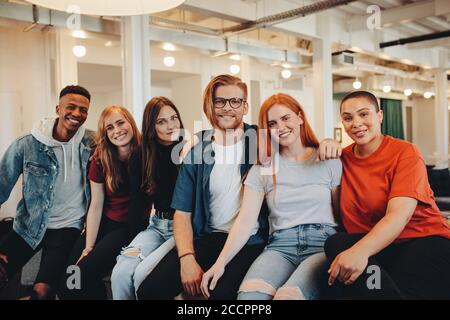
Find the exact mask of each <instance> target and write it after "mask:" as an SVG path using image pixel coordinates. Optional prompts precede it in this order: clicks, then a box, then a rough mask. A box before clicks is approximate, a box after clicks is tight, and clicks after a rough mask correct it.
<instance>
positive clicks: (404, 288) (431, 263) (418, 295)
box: [325, 233, 450, 299]
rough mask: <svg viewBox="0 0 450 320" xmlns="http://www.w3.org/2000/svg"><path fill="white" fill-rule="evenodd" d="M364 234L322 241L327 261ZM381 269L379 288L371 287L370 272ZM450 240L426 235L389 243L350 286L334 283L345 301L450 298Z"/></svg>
mask: <svg viewBox="0 0 450 320" xmlns="http://www.w3.org/2000/svg"><path fill="white" fill-rule="evenodd" d="M364 236H365V234H347V233H336V234H334V235H332V236H331V237H329V238H328V240H327V241H326V242H325V253H326V255H327V257H328V259H329V261H330V263H331V262H332V261H333V260H334V258H335V257H336V256H337V255H338V254H339V253H341V252H343V251H345V250H347V249H349V248H350V247H352V246H353V245H354V244H355V243H356V242H358V241H359V240H360V239H361V238H362V237H364ZM372 265H375V266H378V267H379V268H380V281H379V283H380V289H376V288H373V289H370V288H369V287H373V286H371V285H368V283H369V284H371V283H372V284H373V283H374V282H373V281H372V280H374V278H373V276H374V275H375V273H374V271H373V270H369V272H368V270H367V268H368V267H369V266H372ZM449 270H450V240H449V239H446V238H443V237H439V236H429V237H423V238H415V239H410V240H405V241H403V242H399V243H395V244H391V245H389V246H387V247H386V248H385V249H383V250H382V251H380V252H379V253H378V254H376V255H375V256H373V257H370V258H369V262H368V265H367V267H366V270H364V272H363V273H362V274H361V276H360V277H359V278H358V279H357V280H356V281H355V282H354V283H353V284H351V285H344V284H342V283H340V282H339V280H336V281H335V284H334V285H333V287H335V289H336V293H337V295H338V298H344V299H450V272H449Z"/></svg>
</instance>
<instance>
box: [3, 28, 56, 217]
mask: <svg viewBox="0 0 450 320" xmlns="http://www.w3.org/2000/svg"><path fill="white" fill-rule="evenodd" d="M49 69H50V59H49V56H48V41H47V36H46V34H44V33H42V32H38V31H30V32H22V30H17V29H6V28H0V109H1V110H2V111H3V112H2V125H1V126H0V157H2V156H3V154H4V152H5V150H6V148H7V147H8V146H9V145H10V144H11V143H12V142H13V140H14V139H15V138H16V137H17V136H19V135H20V134H22V133H25V132H29V131H30V129H31V127H32V125H33V123H35V122H36V121H37V120H39V119H40V118H41V117H43V116H45V115H48V114H54V110H55V107H54V105H53V103H52V101H53V99H52V98H51V96H50V95H51V92H52V91H54V90H52V88H51V86H50V77H49ZM19 199H20V182H19V185H18V186H16V188H15V189H14V190H13V192H12V193H11V195H10V198H9V200H8V201H7V202H6V203H4V204H3V205H2V208H1V209H0V218H1V217H3V216H5V215H8V216H10V215H15V206H16V203H17V201H18V200H19Z"/></svg>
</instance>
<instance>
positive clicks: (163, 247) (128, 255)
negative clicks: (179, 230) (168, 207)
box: [111, 216, 175, 300]
mask: <svg viewBox="0 0 450 320" xmlns="http://www.w3.org/2000/svg"><path fill="white" fill-rule="evenodd" d="M174 246H175V240H174V239H173V220H168V219H160V218H158V217H156V216H152V218H151V219H150V223H149V226H148V228H147V229H146V230H144V231H142V232H140V233H139V234H138V235H137V236H136V237H135V238H134V239H133V241H131V243H130V244H129V245H128V246H127V247H125V248H123V250H122V252H121V253H120V255H119V256H118V257H117V263H116V265H115V266H114V269H113V271H112V274H111V289H112V295H113V299H114V300H135V299H136V290H137V289H138V288H139V286H140V284H141V283H142V281H144V280H145V278H146V277H147V276H148V275H149V274H150V272H151V271H152V270H153V269H154V268H155V267H156V265H157V264H158V263H159V261H160V260H161V259H162V258H163V257H164V256H165V255H166V254H167V253H168V252H169V251H170V250H172V249H173V248H174Z"/></svg>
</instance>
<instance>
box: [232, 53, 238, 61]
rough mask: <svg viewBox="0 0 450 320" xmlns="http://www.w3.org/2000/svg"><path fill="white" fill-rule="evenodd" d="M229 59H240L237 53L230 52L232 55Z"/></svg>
mask: <svg viewBox="0 0 450 320" xmlns="http://www.w3.org/2000/svg"><path fill="white" fill-rule="evenodd" d="M230 59H231V60H234V61H240V60H241V56H240V55H238V54H232V55H231V56H230Z"/></svg>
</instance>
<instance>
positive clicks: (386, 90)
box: [383, 84, 392, 93]
mask: <svg viewBox="0 0 450 320" xmlns="http://www.w3.org/2000/svg"><path fill="white" fill-rule="evenodd" d="M391 90H392V88H391V86H390V85H388V84H385V85H384V86H383V92H384V93H389V92H391Z"/></svg>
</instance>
